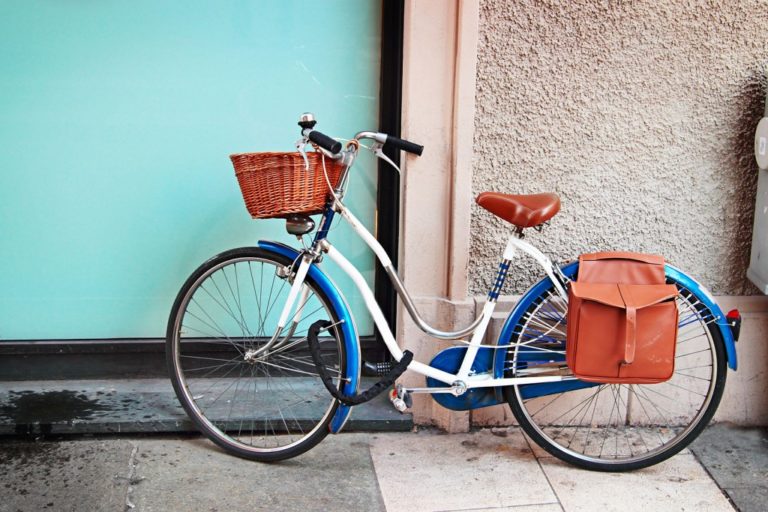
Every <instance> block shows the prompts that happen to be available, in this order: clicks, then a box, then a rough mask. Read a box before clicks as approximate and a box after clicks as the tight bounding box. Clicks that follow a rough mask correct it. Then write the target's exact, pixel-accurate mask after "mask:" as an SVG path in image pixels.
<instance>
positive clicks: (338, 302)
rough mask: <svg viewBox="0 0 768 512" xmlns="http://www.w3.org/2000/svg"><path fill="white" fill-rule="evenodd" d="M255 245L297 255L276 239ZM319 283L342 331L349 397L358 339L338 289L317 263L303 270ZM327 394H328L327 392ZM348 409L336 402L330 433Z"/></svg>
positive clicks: (353, 386) (356, 377)
mask: <svg viewBox="0 0 768 512" xmlns="http://www.w3.org/2000/svg"><path fill="white" fill-rule="evenodd" d="M256 245H257V246H258V247H259V248H261V249H264V250H266V251H270V252H273V253H275V254H279V255H281V256H285V257H287V258H290V259H292V260H294V259H296V258H297V257H298V256H299V251H297V250H296V249H294V248H293V247H290V246H287V245H285V244H281V243H279V242H269V241H264V240H259V241H258V243H257V244H256ZM307 274H308V275H309V277H311V278H312V279H313V280H314V281H315V282H316V283H317V284H318V285H319V286H320V289H321V290H322V291H323V293H325V294H326V295H327V296H328V299H329V300H330V302H331V307H332V308H333V311H334V313H335V314H336V316H337V317H338V318H339V320H341V324H340V327H341V331H342V332H343V333H344V348H345V349H346V353H347V363H346V373H347V377H348V378H349V382H347V383H346V384H345V385H344V389H343V390H342V391H343V392H344V394H345V395H346V396H352V395H354V394H355V393H357V388H358V384H359V383H360V361H361V355H360V340H359V339H358V337H357V328H356V327H355V321H354V319H353V318H352V314H351V313H350V311H349V306H348V305H347V302H346V301H345V300H344V297H343V296H342V295H341V293H340V292H339V289H338V288H337V287H336V285H335V284H334V283H333V281H331V279H330V278H329V277H328V276H327V275H325V273H324V272H323V271H322V270H320V267H318V266H317V265H312V266H311V267H309V272H308V273H307ZM329 397H330V395H329ZM350 412H352V409H351V407H349V406H346V405H344V404H339V408H338V409H337V410H336V414H335V415H334V417H333V419H332V420H331V423H330V425H329V429H330V431H331V433H333V434H335V433H337V432H339V431H340V430H341V429H342V427H343V426H344V423H346V421H347V419H348V418H349V414H350Z"/></svg>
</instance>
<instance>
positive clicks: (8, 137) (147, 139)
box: [0, 0, 381, 340]
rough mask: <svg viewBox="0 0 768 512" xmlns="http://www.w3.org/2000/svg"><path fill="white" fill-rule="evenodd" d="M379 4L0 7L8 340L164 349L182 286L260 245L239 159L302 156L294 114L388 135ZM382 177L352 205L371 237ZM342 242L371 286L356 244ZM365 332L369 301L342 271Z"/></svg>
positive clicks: (269, 229) (345, 235)
mask: <svg viewBox="0 0 768 512" xmlns="http://www.w3.org/2000/svg"><path fill="white" fill-rule="evenodd" d="M380 11H381V3H380V2H379V1H366V2H360V1H356V0H334V1H326V2H313V1H275V2H266V1H258V2H256V1H236V0H227V1H219V2H204V1H199V0H198V1H186V2H156V1H133V2H125V1H122V2H118V1H107V0H101V1H99V2H92V1H85V0H79V1H75V0H71V1H67V2H61V1H56V0H50V1H42V0H37V1H25V2H2V3H0V48H1V49H2V51H0V145H1V147H2V151H0V234H1V235H2V238H1V239H0V240H2V242H0V250H1V251H2V260H3V266H2V269H0V339H5V340H7V339H76V338H79V339H85V338H121V337H162V336H164V329H165V323H166V321H167V316H168V313H169V311H170V307H171V303H172V301H173V298H174V297H175V294H176V292H177V290H178V289H179V288H180V286H181V284H182V283H183V281H184V279H185V278H186V276H188V275H189V274H190V273H191V272H192V270H194V268H196V267H197V266H198V265H199V264H200V263H201V262H202V261H204V260H205V259H207V258H208V257H210V256H212V255H213V254H215V253H217V252H220V251H222V250H225V249H229V248H232V247H238V246H243V245H253V243H254V242H255V241H256V240H257V239H260V238H270V239H276V240H279V241H283V242H287V243H292V244H295V243H296V240H295V239H292V238H289V237H288V235H286V234H285V232H284V230H283V222H282V221H278V220H261V221H253V220H251V219H250V217H249V216H248V214H247V212H246V211H245V208H244V205H243V203H242V198H241V196H240V192H239V189H238V187H237V182H236V180H235V177H234V172H233V170H232V167H231V164H230V162H229V159H228V155H229V154H230V153H237V152H246V151H280V150H284V151H289V150H291V149H292V148H293V142H294V141H295V140H296V139H297V138H298V135H299V132H298V130H299V128H298V127H297V125H296V121H297V120H298V115H299V114H300V113H301V112H303V111H307V110H309V111H313V112H314V113H315V114H316V115H317V117H318V119H319V124H318V128H319V129H321V130H322V131H324V132H326V133H328V134H330V135H333V136H345V137H349V136H351V135H352V134H353V133H354V132H355V131H357V130H361V129H376V128H377V126H378V96H379V66H380V62H379V45H380ZM375 176H376V175H375V168H374V164H373V162H372V161H371V159H370V158H366V159H364V160H363V161H362V162H361V165H359V166H358V168H357V169H356V173H355V174H354V176H353V179H352V189H351V191H350V194H349V196H348V198H349V200H348V201H347V202H348V204H349V205H350V207H351V208H352V209H353V211H355V212H356V214H357V215H358V216H359V217H360V218H361V219H362V220H363V221H364V222H365V223H366V225H368V226H369V228H371V229H372V228H373V222H374V207H375ZM331 239H332V241H333V242H334V243H335V244H336V245H337V246H338V247H339V248H340V249H341V250H342V251H343V252H344V253H345V254H347V255H348V256H349V257H350V258H351V259H352V260H353V261H354V262H355V263H356V264H357V265H358V266H359V268H361V270H363V272H364V275H366V277H367V278H368V281H369V283H371V284H372V283H373V258H372V256H371V254H370V252H369V251H368V250H367V249H366V248H365V247H364V246H363V245H362V244H361V243H360V242H359V241H357V240H356V239H354V238H353V237H352V236H351V234H350V232H349V230H347V229H346V227H339V228H338V229H336V230H335V231H334V232H333V233H332V236H331ZM326 270H327V271H329V270H330V272H329V273H330V274H331V276H332V277H333V278H334V279H336V280H337V281H338V282H339V283H340V284H341V285H342V286H343V288H344V291H345V294H346V295H347V298H348V300H349V301H350V302H351V304H352V305H353V308H354V310H355V312H356V313H357V317H358V319H359V323H360V325H359V327H360V329H361V331H362V332H363V333H370V332H372V327H371V323H370V321H368V320H367V315H365V314H364V313H363V311H364V308H363V306H362V303H361V301H360V299H359V296H358V294H357V293H356V292H355V291H354V289H353V288H352V286H351V284H350V283H349V282H348V281H347V280H346V279H344V278H342V276H341V275H340V273H339V272H337V271H334V270H333V269H326Z"/></svg>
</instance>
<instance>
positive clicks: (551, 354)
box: [500, 276, 726, 471]
mask: <svg viewBox="0 0 768 512" xmlns="http://www.w3.org/2000/svg"><path fill="white" fill-rule="evenodd" d="M667 282H668V283H671V284H675V285H676V286H677V288H678V290H679V295H678V297H677V305H678V311H679V326H678V337H677V346H676V353H675V371H674V374H673V376H672V378H671V379H670V380H668V381H666V382H663V383H659V384H594V383H586V382H582V381H578V380H571V381H564V382H562V383H557V384H541V385H536V384H534V385H522V386H511V387H508V388H505V397H506V399H507V401H508V402H509V405H510V407H511V408H512V412H513V413H514V415H515V418H516V419H517V421H518V422H519V424H520V426H521V427H522V428H523V430H524V431H525V432H526V433H527V434H528V435H529V436H530V437H531V438H532V439H533V440H534V441H535V442H536V443H537V444H538V445H539V446H541V447H542V448H544V449H545V450H546V451H548V452H549V453H550V454H552V455H554V456H555V457H558V458H559V459H561V460H564V461H566V462H569V463H571V464H574V465H576V466H580V467H583V468H586V469H591V470H598V471H628V470H633V469H639V468H643V467H647V466H651V465H653V464H657V463H659V462H661V461H663V460H665V459H667V458H669V457H671V456H673V455H674V454H676V453H678V452H679V451H680V450H682V449H683V448H684V447H685V446H687V445H688V444H689V443H690V442H691V441H693V440H694V439H695V438H696V436H698V435H699V433H701V431H702V430H703V429H704V427H705V426H706V425H707V423H708V422H709V420H710V419H711V418H712V415H713V414H714V412H715V410H716V409H717V406H718V404H719V402H720V398H721V396H722V394H723V389H724V387H725V376H726V358H725V349H724V344H723V339H722V335H721V333H720V330H719V329H718V326H717V325H716V318H715V316H714V314H713V312H712V311H711V310H710V309H709V308H707V307H706V306H705V305H704V303H703V302H702V300H701V299H700V298H699V297H698V296H697V295H696V293H694V291H692V290H689V289H687V288H686V287H685V286H684V285H683V284H682V283H680V282H677V281H675V280H674V279H673V278H671V277H669V276H668V277H667ZM566 311H567V303H566V301H565V300H563V299H562V298H561V297H560V296H559V295H558V294H557V293H556V292H555V290H554V289H553V287H552V286H551V283H550V286H549V287H547V288H545V289H544V290H543V291H542V292H541V293H539V294H538V295H537V296H535V297H532V298H531V299H530V300H529V301H528V306H527V307H526V310H525V312H524V314H523V315H522V316H521V317H520V321H519V322H518V324H517V325H516V326H515V327H514V329H513V334H512V339H510V340H501V342H500V343H505V344H506V343H512V344H515V346H514V348H510V349H508V352H507V355H506V361H505V375H507V376H517V377H522V376H526V375H533V374H537V375H542V374H546V372H547V371H551V372H555V374H563V373H567V372H568V369H567V366H566V365H565V333H566V321H567V318H566ZM542 372H544V373H542Z"/></svg>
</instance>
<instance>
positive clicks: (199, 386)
mask: <svg viewBox="0 0 768 512" xmlns="http://www.w3.org/2000/svg"><path fill="white" fill-rule="evenodd" d="M292 264H293V261H291V260H290V259H289V258H286V257H284V256H282V255H277V254H275V253H273V252H270V251H267V250H264V249H262V248H258V247H246V248H240V249H233V250H230V251H227V252H224V253H222V254H219V255H218V256H215V257H213V258H211V259H210V260H208V261H206V262H205V263H203V264H202V265H201V266H200V267H199V268H198V269H197V270H195V271H194V272H193V273H192V275H191V276H190V277H189V278H188V279H187V281H186V282H185V283H184V285H183V286H182V288H181V290H180V291H179V293H178V296H177V297H176V300H175V302H174V305H173V309H172V310H171V314H170V317H169V320H168V330H167V334H166V358H167V364H168V370H169V373H170V376H171V382H172V383H173V388H174V390H175V392H176V395H177V397H178V399H179V401H180V402H181V405H182V406H183V408H184V410H185V411H186V413H187V414H188V416H189V417H190V419H191V420H192V421H193V423H194V424H195V426H197V428H198V429H199V430H200V431H201V432H202V433H203V434H204V435H205V436H206V437H207V438H208V439H210V440H211V441H213V442H214V443H215V444H216V445H218V446H219V447H221V448H222V449H224V450H225V451H226V452H228V453H230V454H232V455H236V456H238V457H242V458H246V459H250V460H257V461H262V462H271V461H278V460H283V459H288V458H291V457H295V456H297V455H300V454H302V453H304V452H306V451H307V450H309V449H310V448H312V447H313V446H315V445H316V444H317V443H319V442H320V441H321V440H322V439H323V438H325V436H326V435H327V434H328V432H329V423H330V422H331V420H332V418H333V416H334V414H335V413H336V411H337V409H338V407H339V402H338V401H337V400H335V399H334V398H333V397H331V396H330V395H329V394H328V391H327V390H326V389H325V387H324V386H323V384H322V382H321V380H320V377H319V376H318V375H317V371H316V368H315V366H314V364H313V363H312V360H311V357H310V354H309V350H308V347H307V343H306V337H303V338H302V336H304V335H305V333H306V329H307V328H308V327H309V325H311V324H312V323H313V322H315V321H317V320H318V319H324V320H330V321H331V322H332V324H333V325H334V326H335V325H338V324H339V318H338V315H337V314H336V312H335V311H334V309H333V307H332V306H331V302H330V300H329V299H328V295H327V294H326V293H325V291H324V290H323V289H322V288H321V287H320V286H319V285H318V283H316V282H315V281H314V280H313V279H312V278H311V277H310V276H307V278H306V281H305V283H306V285H307V286H308V290H309V293H308V296H307V300H306V302H304V304H303V306H301V307H300V308H298V307H297V309H300V310H301V311H302V315H301V319H300V321H299V323H298V325H297V326H296V329H295V330H293V332H287V331H289V330H288V329H287V328H286V329H284V330H283V334H281V336H283V335H285V336H284V337H283V338H282V339H281V341H279V342H278V343H277V344H276V345H274V346H273V348H272V350H270V353H269V354H262V355H260V356H251V360H250V361H248V360H247V357H246V356H247V355H248V354H249V350H250V351H255V350H257V349H259V348H261V347H263V346H264V345H265V344H266V342H267V341H268V340H269V339H270V337H271V335H272V334H273V333H274V331H275V330H276V325H277V321H276V319H277V316H278V315H279V314H280V311H281V310H282V305H283V304H284V302H285V298H286V296H287V293H288V290H289V289H290V284H289V283H288V280H287V279H286V278H285V277H281V276H280V274H279V272H282V273H283V274H285V272H286V271H287V270H288V269H290V268H291V266H292ZM257 279H258V280H257ZM265 281H269V283H268V286H269V292H267V287H268V286H267V283H265ZM257 287H258V291H257ZM291 318H296V316H295V314H294V316H293V317H291ZM272 324H274V326H272ZM289 325H290V322H289ZM328 332H329V333H331V336H328V335H327V334H326V335H325V336H324V338H321V341H322V356H323V361H324V362H326V367H327V368H328V369H329V371H332V373H334V374H335V383H336V385H338V386H341V384H342V383H343V382H344V381H346V380H347V376H346V357H347V355H346V351H345V344H344V341H345V339H344V337H343V336H344V334H343V331H342V330H341V329H339V328H336V327H332V329H331V330H330V331H328ZM233 386H234V387H233Z"/></svg>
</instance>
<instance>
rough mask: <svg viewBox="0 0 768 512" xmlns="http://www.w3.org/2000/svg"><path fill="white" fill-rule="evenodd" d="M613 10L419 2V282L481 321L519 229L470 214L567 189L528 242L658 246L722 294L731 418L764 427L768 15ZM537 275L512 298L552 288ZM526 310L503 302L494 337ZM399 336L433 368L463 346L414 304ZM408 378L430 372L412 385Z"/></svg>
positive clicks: (462, 417)
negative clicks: (756, 270) (757, 144)
mask: <svg viewBox="0 0 768 512" xmlns="http://www.w3.org/2000/svg"><path fill="white" fill-rule="evenodd" d="M592 4H594V5H592ZM597 4H598V2H596V1H595V2H584V1H580V2H565V1H562V2H557V3H555V2H537V3H534V2H522V1H514V2H512V1H511V0H509V1H507V2H501V1H496V0H483V1H482V2H478V1H477V0H452V1H449V0H406V4H405V5H406V16H405V40H404V44H405V51H404V56H403V60H404V67H403V73H404V82H403V127H402V128H403V136H404V137H406V138H408V139H412V140H415V141H418V142H420V143H423V144H425V146H426V150H425V152H424V155H423V156H422V157H420V158H416V157H413V156H406V157H405V159H404V162H403V170H404V173H403V177H402V181H401V183H402V187H403V195H402V211H401V222H402V226H401V255H400V268H399V272H400V275H401V277H402V278H403V279H404V281H405V284H406V286H407V287H408V289H409V290H411V292H412V294H413V295H414V300H415V302H416V305H417V307H418V309H419V310H420V311H421V313H422V315H423V316H424V317H425V320H427V321H428V322H429V323H430V324H432V325H434V326H435V327H437V328H439V329H443V330H454V329H458V328H460V327H464V326H465V325H467V324H468V323H469V322H470V321H471V319H472V318H473V317H474V316H475V315H476V314H477V313H478V312H479V309H480V307H481V305H482V302H483V298H482V295H484V293H485V291H486V289H487V288H486V287H487V286H488V285H489V284H490V281H489V280H490V279H491V278H492V277H493V273H494V272H495V268H496V265H497V258H498V256H499V254H500V252H501V249H502V247H503V243H504V240H505V239H506V237H507V236H508V235H509V233H510V229H509V226H506V225H504V224H503V223H502V222H501V221H499V220H496V219H493V218H492V216H491V215H490V214H488V213H487V212H483V211H481V210H479V209H478V208H477V207H470V205H471V202H472V201H471V197H472V194H473V193H477V192H479V191H482V190H500V191H505V192H509V193H512V192H519V193H528V192H537V191H542V190H554V191H556V192H558V193H559V194H561V196H562V197H563V211H562V212H561V213H560V215H558V217H556V218H555V219H554V222H553V224H552V226H550V227H548V228H546V229H545V230H544V232H543V233H535V232H531V233H530V235H528V239H529V240H530V241H532V242H533V243H534V244H536V245H537V246H539V247H541V248H542V249H543V250H544V251H545V252H547V253H549V254H550V255H552V256H554V257H555V258H558V259H566V258H570V257H572V256H574V255H577V254H578V253H580V252H583V251H590V250H595V249H598V248H599V249H610V248H616V249H619V248H620V249H633V250H639V251H648V252H659V253H662V254H664V255H666V256H667V257H668V259H669V260H670V261H671V262H673V263H675V264H677V265H679V266H681V267H682V268H684V269H686V270H688V271H689V272H690V273H691V274H693V275H694V276H696V277H698V278H699V279H700V280H701V281H703V282H704V284H705V285H707V286H708V287H710V288H711V289H713V290H714V291H715V292H716V293H717V294H718V295H720V297H718V300H719V302H720V303H721V305H722V307H723V309H724V310H725V311H727V310H728V309H730V308H733V307H738V308H739V309H740V310H741V311H742V314H743V316H744V325H743V328H742V336H741V341H740V342H739V344H738V346H737V350H738V354H739V361H740V365H739V366H740V367H739V371H738V372H729V375H728V382H727V385H726V391H725V396H724V398H723V402H722V404H721V406H720V408H719V410H718V413H717V415H716V417H715V419H716V420H717V421H731V422H735V423H738V424H742V425H755V424H756V425H765V424H766V423H767V422H768V401H766V393H765V389H766V388H767V387H768V371H766V369H765V368H766V361H768V343H767V342H766V339H768V338H766V337H767V336H768V297H764V296H762V295H758V296H754V295H751V294H753V293H754V292H755V291H756V290H755V289H754V288H753V287H752V286H751V285H749V284H748V283H747V282H746V280H745V278H744V274H745V270H746V265H747V263H748V261H747V259H748V256H749V245H750V237H751V225H752V211H753V208H754V194H755V181H756V174H757V169H756V167H755V164H754V158H753V155H752V141H753V137H754V128H755V125H756V124H757V120H758V119H759V117H761V114H762V112H763V101H764V87H763V85H764V82H761V80H762V79H761V78H760V77H761V76H762V67H763V66H765V65H766V64H767V63H768V43H767V42H766V41H768V4H766V3H764V2H763V3H762V5H761V4H760V2H749V3H747V2H741V3H734V2H728V3H726V2H719V3H717V2H715V3H713V4H712V6H711V7H710V8H705V7H704V6H693V7H692V6H690V5H689V7H687V8H684V7H683V6H679V5H678V2H672V1H671V0H665V2H662V6H661V7H659V6H658V5H657V4H655V3H651V2H644V3H640V2H632V3H631V4H630V3H628V2H627V3H626V5H625V3H622V4H618V3H616V2H614V3H613V4H616V5H614V6H613V7H610V8H608V7H603V4H604V2H600V3H599V4H600V6H598V5H597ZM613 4H612V5H613ZM762 28H765V31H766V34H767V35H765V36H764V35H762V34H761V29H762ZM473 92H474V94H472V93H473ZM473 118H474V121H475V122H474V126H473V123H472V122H471V120H472V119H473ZM469 162H471V163H472V165H468V163H469ZM470 212H471V227H472V230H471V231H470V219H469V218H468V214H469V213H470ZM425 248H428V250H425ZM470 249H471V250H470ZM436 255H437V256H436ZM519 263H521V262H520V261H517V262H516V264H519ZM516 268H519V267H516ZM523 268H524V270H528V272H525V271H524V272H522V273H521V274H520V277H518V278H515V277H512V279H511V280H510V281H511V282H512V286H507V287H506V289H505V290H504V292H505V293H507V294H514V293H519V292H520V291H521V290H522V289H523V288H525V287H527V286H528V285H529V284H531V283H532V282H533V280H534V279H535V278H537V277H534V276H532V275H531V272H534V273H535V276H539V275H540V273H539V272H538V270H537V269H534V268H533V267H531V266H528V267H523ZM467 277H468V279H467ZM467 292H469V293H467ZM476 294H479V295H480V297H474V295H476ZM513 304H514V297H503V298H502V299H501V300H500V304H499V308H498V312H497V313H496V314H495V315H494V319H493V321H492V323H491V326H490V330H489V333H488V335H487V338H486V342H488V343H495V341H496V337H497V333H498V331H499V329H500V328H501V325H502V324H503V322H504V319H505V317H506V315H507V314H508V312H509V310H510V309H511V308H512V306H513ZM397 339H398V342H399V343H400V345H401V346H403V347H404V348H408V349H410V350H412V351H413V352H414V353H415V354H416V359H417V360H419V361H422V362H425V363H426V362H428V361H429V360H430V359H431V358H432V356H433V355H434V354H435V353H436V352H437V351H438V350H440V349H441V348H444V347H446V346H449V345H450V344H451V342H441V343H438V342H436V341H435V340H434V339H433V338H430V337H429V336H427V335H425V334H424V333H423V332H421V331H420V330H419V329H418V328H417V327H416V326H415V324H414V323H413V321H412V320H411V319H410V318H409V317H408V315H407V313H406V312H405V310H404V309H403V308H401V309H400V312H399V321H398V326H397ZM401 382H402V383H403V384H405V385H406V386H415V387H420V386H423V385H424V378H423V377H421V376H420V375H417V374H415V373H413V372H409V373H407V374H406V375H405V376H404V377H403V379H402V380H401ZM413 413H414V420H415V421H416V422H417V423H419V424H435V425H438V426H440V427H443V428H445V429H447V430H449V431H459V430H466V429H468V428H469V427H470V425H471V424H475V425H494V424H508V423H510V422H511V421H512V418H511V413H510V410H509V407H507V406H495V407H491V408H486V409H480V410H477V411H472V412H471V413H469V412H451V411H447V410H446V409H443V408H442V407H440V406H439V405H437V404H436V403H434V402H433V401H432V400H431V399H430V398H429V397H428V396H426V395H415V397H414V408H413Z"/></svg>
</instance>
